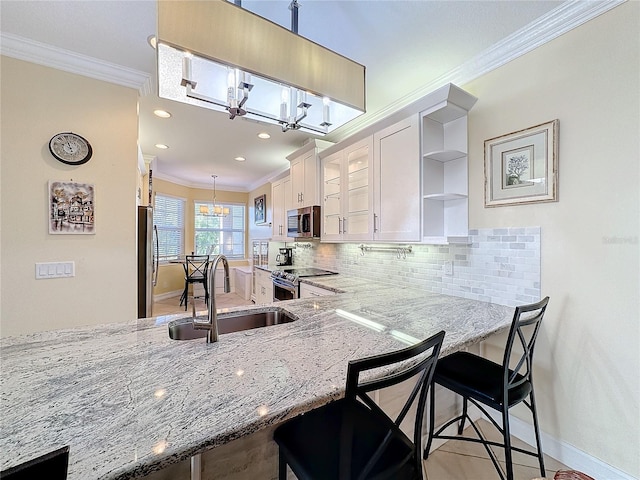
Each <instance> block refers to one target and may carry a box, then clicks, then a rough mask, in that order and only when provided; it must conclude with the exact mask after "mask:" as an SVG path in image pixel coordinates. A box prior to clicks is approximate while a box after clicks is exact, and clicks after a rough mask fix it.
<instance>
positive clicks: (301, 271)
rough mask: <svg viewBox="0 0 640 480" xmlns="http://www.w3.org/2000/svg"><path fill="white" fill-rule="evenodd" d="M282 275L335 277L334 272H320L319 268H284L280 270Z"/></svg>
mask: <svg viewBox="0 0 640 480" xmlns="http://www.w3.org/2000/svg"><path fill="white" fill-rule="evenodd" d="M282 271H283V272H284V273H292V274H294V275H295V276H296V277H318V276H320V275H336V272H330V271H329V270H322V269H321V268H313V267H309V268H286V269H284V270H282Z"/></svg>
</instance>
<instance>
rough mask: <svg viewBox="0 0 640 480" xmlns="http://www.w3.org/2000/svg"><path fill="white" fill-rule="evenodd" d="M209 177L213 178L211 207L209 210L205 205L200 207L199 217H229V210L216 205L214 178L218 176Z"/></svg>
mask: <svg viewBox="0 0 640 480" xmlns="http://www.w3.org/2000/svg"><path fill="white" fill-rule="evenodd" d="M211 177H213V207H212V209H211V210H209V207H208V206H207V205H200V209H199V210H200V215H204V216H206V217H226V216H227V215H229V208H228V207H223V206H222V205H218V204H217V203H216V178H218V176H217V175H211Z"/></svg>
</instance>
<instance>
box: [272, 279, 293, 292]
mask: <svg viewBox="0 0 640 480" xmlns="http://www.w3.org/2000/svg"><path fill="white" fill-rule="evenodd" d="M271 280H272V281H273V286H274V287H279V288H282V289H284V290H287V291H288V292H291V293H293V294H295V293H296V287H295V286H294V285H291V284H290V283H288V282H283V281H282V280H278V279H277V278H271Z"/></svg>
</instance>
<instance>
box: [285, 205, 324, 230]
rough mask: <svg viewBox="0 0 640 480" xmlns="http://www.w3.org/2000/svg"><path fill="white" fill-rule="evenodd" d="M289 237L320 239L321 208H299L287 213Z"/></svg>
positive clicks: (316, 206) (315, 206)
mask: <svg viewBox="0 0 640 480" xmlns="http://www.w3.org/2000/svg"><path fill="white" fill-rule="evenodd" d="M287 237H290V238H320V207H319V206H318V205H314V206H313V207H304V208H298V209H296V210H289V211H288V212H287Z"/></svg>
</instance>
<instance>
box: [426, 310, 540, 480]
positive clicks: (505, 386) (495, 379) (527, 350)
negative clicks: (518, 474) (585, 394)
mask: <svg viewBox="0 0 640 480" xmlns="http://www.w3.org/2000/svg"><path fill="white" fill-rule="evenodd" d="M548 302H549V297H546V298H544V299H543V300H541V301H540V302H538V303H534V304H531V305H521V306H519V307H516V310H515V313H514V315H513V322H512V324H511V329H510V330H509V336H508V338H507V344H506V347H505V352H504V357H503V361H502V364H501V365H500V364H497V363H494V362H492V361H490V360H487V359H485V358H482V357H479V356H477V355H474V354H472V353H468V352H457V353H454V354H452V355H449V356H447V357H444V358H442V359H441V360H440V361H439V362H438V365H437V366H436V371H435V374H434V377H433V381H434V383H437V384H439V385H442V386H443V387H445V388H447V389H448V390H451V391H452V392H455V393H457V394H458V395H460V396H461V397H462V399H463V404H462V414H461V415H460V416H458V417H456V418H454V419H452V420H450V421H448V422H447V423H445V424H444V425H443V426H442V427H440V428H439V429H438V431H437V432H435V433H434V418H435V393H434V390H435V389H434V388H432V389H431V396H430V400H431V401H430V407H429V412H430V415H429V418H430V425H429V439H428V441H427V447H426V448H425V450H424V458H425V459H426V458H428V456H429V449H430V448H431V443H432V441H433V439H434V438H440V439H447V440H465V441H469V442H476V443H481V444H482V445H484V448H485V449H486V450H487V453H488V454H489V457H490V458H491V461H492V462H493V465H494V466H495V467H496V470H497V471H498V474H499V475H500V478H501V479H503V480H504V475H503V473H502V470H501V469H500V466H499V464H498V459H497V458H496V456H495V454H494V453H493V451H491V449H490V448H489V446H490V445H493V446H499V447H501V448H504V453H505V463H506V466H507V479H508V480H513V478H514V477H513V460H512V451H517V452H520V453H524V454H526V455H531V456H534V457H537V458H538V463H539V465H540V474H541V475H542V476H543V477H544V476H545V470H544V458H543V453H542V448H541V445H540V430H539V427H538V414H537V412H536V402H535V396H534V393H533V374H532V370H533V348H534V346H535V342H536V338H537V336H538V331H539V329H540V324H541V322H542V317H543V316H544V312H545V310H546V308H547V303H548ZM516 339H518V340H519V345H520V347H521V348H522V352H517V353H515V352H514V351H513V350H514V349H513V346H514V342H515V340H516ZM518 350H519V349H518ZM516 360H517V361H516ZM512 366H513V367H512ZM527 398H528V399H529V400H528V401H527ZM468 402H471V403H472V404H474V405H475V406H476V407H478V408H479V409H480V411H481V412H482V413H483V414H484V415H485V416H486V417H487V418H488V419H489V420H490V421H491V423H492V424H493V425H494V426H495V427H496V428H497V429H498V430H499V431H500V433H501V434H502V436H503V443H498V442H492V441H488V440H487V439H486V438H485V437H484V436H483V435H482V432H480V430H479V429H478V427H477V426H476V425H475V424H474V423H473V422H472V421H471V418H470V417H469V415H468V414H467V407H468ZM521 402H522V403H524V405H526V406H527V407H528V408H529V410H530V411H531V415H532V417H533V428H534V430H535V436H536V446H537V449H536V452H533V451H530V450H524V449H521V448H517V447H514V446H512V445H511V437H510V429H509V409H510V408H511V407H513V406H514V405H517V404H519V403H521ZM482 405H486V406H488V407H490V408H493V409H494V410H497V411H499V412H500V413H501V415H502V426H500V425H499V424H498V423H497V422H496V421H495V420H494V419H493V418H492V417H491V416H490V415H489V414H488V413H487V411H486V410H485V409H484V408H483V407H482ZM466 420H469V423H470V424H471V426H472V427H473V429H474V430H475V433H476V435H478V438H471V437H462V436H461V435H462V431H463V430H464V425H465V421H466ZM455 422H460V423H459V425H458V436H450V435H443V434H442V432H443V431H444V430H445V429H446V428H447V427H449V425H452V424H453V423H455Z"/></svg>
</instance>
